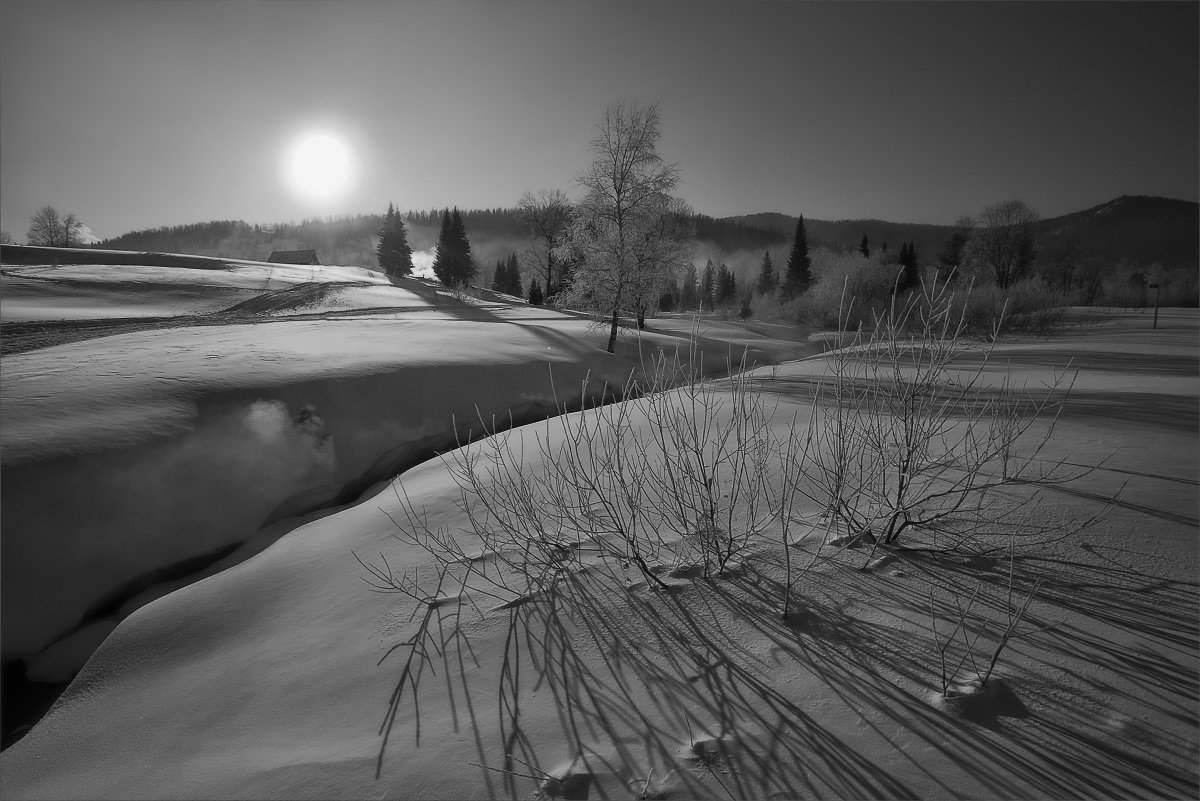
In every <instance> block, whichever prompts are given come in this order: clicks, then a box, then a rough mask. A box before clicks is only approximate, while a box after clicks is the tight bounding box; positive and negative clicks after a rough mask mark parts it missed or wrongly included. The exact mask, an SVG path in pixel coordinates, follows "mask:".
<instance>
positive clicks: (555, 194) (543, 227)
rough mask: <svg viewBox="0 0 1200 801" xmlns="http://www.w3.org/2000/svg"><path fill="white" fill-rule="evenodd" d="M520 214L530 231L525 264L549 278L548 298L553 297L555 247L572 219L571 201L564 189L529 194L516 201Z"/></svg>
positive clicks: (527, 192) (542, 190) (541, 190)
mask: <svg viewBox="0 0 1200 801" xmlns="http://www.w3.org/2000/svg"><path fill="white" fill-rule="evenodd" d="M517 211H518V213H519V214H520V215H521V219H522V220H523V221H524V222H525V225H526V226H528V228H529V247H528V248H527V249H526V251H525V253H524V254H522V255H523V256H524V257H525V258H524V261H525V262H526V263H527V264H528V265H529V266H530V267H532V268H533V270H535V271H536V272H538V273H540V274H542V275H544V276H546V297H550V296H551V295H553V294H554V288H555V284H554V267H555V258H554V248H555V246H556V245H557V244H558V240H559V238H560V237H561V236H562V234H563V232H564V231H566V228H567V224H568V223H569V222H570V220H571V202H570V201H569V200H568V199H567V195H566V193H565V192H563V191H562V190H561V189H539V190H538V191H537V192H529V191H526V192H525V193H524V194H523V195H521V199H520V200H519V201H517ZM561 281H562V276H561V275H560V276H559V282H560V283H561Z"/></svg>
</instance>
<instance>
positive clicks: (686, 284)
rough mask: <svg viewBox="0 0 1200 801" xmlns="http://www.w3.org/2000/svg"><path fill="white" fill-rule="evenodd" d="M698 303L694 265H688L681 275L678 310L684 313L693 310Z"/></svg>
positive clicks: (698, 296) (698, 294) (698, 292)
mask: <svg viewBox="0 0 1200 801" xmlns="http://www.w3.org/2000/svg"><path fill="white" fill-rule="evenodd" d="M699 302H700V291H699V287H698V286H697V276H696V265H695V264H694V263H693V264H689V265H688V268H687V272H686V273H684V275H683V286H682V287H681V288H680V290H679V308H681V309H683V310H684V311H691V310H692V309H695V308H696V306H697V305H698V304H699Z"/></svg>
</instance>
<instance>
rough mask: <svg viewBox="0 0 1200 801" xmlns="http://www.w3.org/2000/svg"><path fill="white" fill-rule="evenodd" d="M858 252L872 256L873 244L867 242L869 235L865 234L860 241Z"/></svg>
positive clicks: (868, 256)
mask: <svg viewBox="0 0 1200 801" xmlns="http://www.w3.org/2000/svg"><path fill="white" fill-rule="evenodd" d="M858 252H859V253H861V254H863V255H864V256H866V257H867V258H868V259H869V258H871V245H870V244H869V243H868V242H867V235H866V234H863V238H862V241H861V242H859V243H858Z"/></svg>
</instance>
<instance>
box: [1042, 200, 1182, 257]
mask: <svg viewBox="0 0 1200 801" xmlns="http://www.w3.org/2000/svg"><path fill="white" fill-rule="evenodd" d="M1068 244H1073V245H1074V246H1075V247H1077V248H1078V249H1079V251H1080V253H1081V255H1083V256H1084V257H1096V258H1099V259H1100V260H1102V261H1104V262H1106V263H1108V264H1115V263H1117V262H1120V261H1121V260H1122V259H1129V261H1130V262H1131V263H1132V264H1137V265H1147V264H1152V263H1154V262H1158V263H1160V264H1162V265H1164V266H1168V265H1183V264H1196V263H1197V261H1198V260H1200V204H1196V203H1191V202H1189V201H1186V200H1171V199H1169V198H1163V197H1147V196H1145V195H1137V196H1131V195H1122V196H1121V197H1119V198H1117V199H1116V200H1110V201H1109V202H1108V203H1103V204H1101V205H1099V206H1094V207H1093V208H1090V209H1086V210H1085V211H1077V212H1075V213H1073V214H1064V215H1063V216H1061V217H1052V218H1050V219H1048V220H1042V221H1041V222H1040V223H1039V224H1038V247H1040V248H1050V247H1055V246H1059V245H1068Z"/></svg>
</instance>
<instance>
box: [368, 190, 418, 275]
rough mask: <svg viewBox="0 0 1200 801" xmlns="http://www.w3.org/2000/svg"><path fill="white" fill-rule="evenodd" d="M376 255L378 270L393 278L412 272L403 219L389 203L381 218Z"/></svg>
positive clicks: (410, 255)
mask: <svg viewBox="0 0 1200 801" xmlns="http://www.w3.org/2000/svg"><path fill="white" fill-rule="evenodd" d="M376 255H377V256H378V257H379V267H380V269H382V270H383V271H384V272H385V273H386V274H387V275H389V276H392V277H393V278H400V277H402V276H405V275H408V274H409V273H411V272H412V269H413V263H412V248H411V247H409V245H408V234H406V233H405V231H404V218H403V217H401V216H400V212H398V211H396V208H395V206H393V205H392V204H391V203H388V210H387V214H386V215H385V216H384V218H383V228H381V229H380V230H379V247H378V248H377V249H376Z"/></svg>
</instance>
